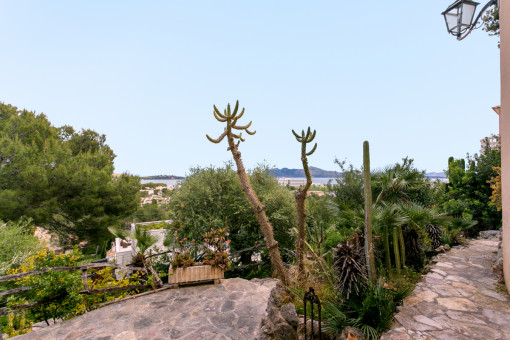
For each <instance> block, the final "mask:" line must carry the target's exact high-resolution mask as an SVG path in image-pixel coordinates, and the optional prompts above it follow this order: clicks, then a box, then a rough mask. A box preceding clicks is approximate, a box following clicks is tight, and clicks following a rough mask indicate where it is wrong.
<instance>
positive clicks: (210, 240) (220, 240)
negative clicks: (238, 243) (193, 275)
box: [202, 228, 230, 270]
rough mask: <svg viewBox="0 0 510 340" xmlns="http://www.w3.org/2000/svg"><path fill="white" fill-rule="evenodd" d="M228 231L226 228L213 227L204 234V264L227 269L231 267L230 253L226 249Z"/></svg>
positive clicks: (228, 241)
mask: <svg viewBox="0 0 510 340" xmlns="http://www.w3.org/2000/svg"><path fill="white" fill-rule="evenodd" d="M227 236H228V232H227V229H226V228H218V229H213V230H211V231H210V232H208V233H205V234H204V246H205V248H206V249H205V255H204V260H203V261H202V263H203V264H206V265H211V266H213V267H214V266H216V267H220V268H221V269H223V270H226V269H228V268H229V267H230V261H229V259H228V253H227V251H226V249H227V244H228V243H230V240H227Z"/></svg>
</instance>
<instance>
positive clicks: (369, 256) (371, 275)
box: [363, 141, 377, 283]
mask: <svg viewBox="0 0 510 340" xmlns="http://www.w3.org/2000/svg"><path fill="white" fill-rule="evenodd" d="M363 177H364V190H365V257H366V262H367V273H368V279H369V280H370V281H371V282H373V283H375V281H376V280H377V278H376V272H375V259H374V243H373V241H372V177H371V174H370V149H369V145H368V141H364V142H363Z"/></svg>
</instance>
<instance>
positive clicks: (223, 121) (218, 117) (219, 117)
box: [213, 111, 227, 123]
mask: <svg viewBox="0 0 510 340" xmlns="http://www.w3.org/2000/svg"><path fill="white" fill-rule="evenodd" d="M213 114H214V118H216V120H217V121H219V122H222V123H225V122H226V121H227V118H226V117H225V118H221V116H219V115H218V114H217V113H216V111H213Z"/></svg>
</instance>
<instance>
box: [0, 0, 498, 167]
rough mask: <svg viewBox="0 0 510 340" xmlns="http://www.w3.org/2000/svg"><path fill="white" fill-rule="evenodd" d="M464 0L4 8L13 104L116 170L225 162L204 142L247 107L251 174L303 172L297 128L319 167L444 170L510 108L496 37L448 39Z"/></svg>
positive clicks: (3, 57)
mask: <svg viewBox="0 0 510 340" xmlns="http://www.w3.org/2000/svg"><path fill="white" fill-rule="evenodd" d="M451 2H453V0H446V1H445V0H440V1H428V2H423V1H376V0H367V1H338V0H336V1H296V0H293V1H274V0H271V1H260V0H259V1H240V0H238V1H220V0H215V1H210V0H207V1H191V0H188V1H125V0H124V1H104V0H103V1H91V0H87V1H23V0H16V1H4V0H0V101H1V102H4V103H8V104H12V105H15V106H17V107H18V108H20V109H21V108H26V109H28V110H31V111H37V112H38V113H41V112H43V113H45V114H46V115H47V116H48V118H49V120H50V121H51V122H52V123H53V124H54V125H56V126H61V125H65V124H67V125H72V126H73V127H75V128H77V129H81V128H90V129H93V130H95V131H97V132H99V133H103V134H105V135H106V137H107V143H108V144H109V145H110V146H111V147H112V149H113V150H114V152H115V153H116V155H117V158H116V160H115V168H116V169H115V170H116V172H129V173H132V174H136V175H155V174H175V175H184V174H185V173H186V172H187V171H188V169H189V168H190V167H192V166H196V165H200V166H207V165H211V164H212V165H222V164H223V163H224V162H225V161H228V160H230V159H231V157H232V156H231V154H230V153H229V152H227V151H226V148H227V146H226V144H222V145H215V144H212V143H210V142H208V141H207V140H206V138H205V134H206V133H208V134H210V135H211V136H213V137H216V136H217V135H219V134H220V133H221V132H222V131H223V126H222V125H221V124H220V123H219V122H217V121H216V120H215V119H214V118H213V115H212V106H213V104H216V105H217V106H218V107H219V108H220V109H223V108H224V107H226V104H227V103H228V102H230V103H234V102H235V101H236V99H239V101H240V105H241V106H243V107H245V108H246V113H245V116H244V117H245V119H246V120H245V121H246V122H248V121H249V120H253V125H252V126H253V128H254V129H255V130H257V134H256V135H254V136H248V138H247V141H246V142H245V143H242V145H241V147H240V150H241V152H242V155H243V158H244V161H245V165H246V166H247V167H253V166H254V165H255V164H257V163H260V162H264V161H265V162H267V163H268V164H269V165H271V166H273V165H274V166H276V167H280V168H281V167H288V168H299V167H301V163H300V146H299V144H298V143H297V142H296V140H295V139H294V137H293V136H292V133H291V129H297V130H301V129H303V128H306V127H308V126H311V127H312V129H316V130H317V138H316V140H317V142H318V149H317V151H316V152H315V154H313V155H312V156H311V157H310V158H309V162H310V165H313V166H317V167H320V168H323V169H326V170H336V169H337V167H336V165H335V164H334V160H335V157H336V158H339V159H347V160H348V161H349V162H352V163H353V164H354V165H356V166H359V165H360V164H361V163H362V143H363V141H364V140H368V141H369V142H370V146H371V163H372V167H382V166H384V165H387V164H391V163H394V162H397V161H399V160H400V159H401V158H402V157H405V156H409V157H411V158H414V159H415V163H416V165H417V167H418V168H420V169H424V170H427V171H441V170H443V169H445V168H446V167H447V159H448V157H449V156H454V157H464V156H465V155H466V153H467V152H469V153H471V154H472V153H475V152H478V150H479V144H480V139H481V138H483V137H484V136H488V135H490V134H491V133H497V132H498V119H497V115H496V114H495V113H494V112H493V111H492V110H491V107H492V106H495V105H499V104H500V93H499V92H500V79H499V49H498V48H497V42H498V38H497V37H490V36H488V35H487V33H486V32H483V31H482V30H477V31H475V32H473V33H472V34H471V35H470V36H469V37H468V38H466V39H465V40H463V41H461V42H458V41H457V40H455V38H454V37H452V36H450V35H448V34H447V32H446V28H445V24H444V19H443V17H442V16H441V15H440V14H441V12H442V11H443V10H444V9H446V7H448V5H449V4H450V3H451ZM223 143H226V141H224V142H223Z"/></svg>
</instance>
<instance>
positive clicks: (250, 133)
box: [244, 129, 257, 136]
mask: <svg viewBox="0 0 510 340" xmlns="http://www.w3.org/2000/svg"><path fill="white" fill-rule="evenodd" d="M244 131H246V133H247V134H249V135H250V136H253V135H254V134H256V133H257V131H253V132H251V131H250V130H248V129H246V130H244Z"/></svg>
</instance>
